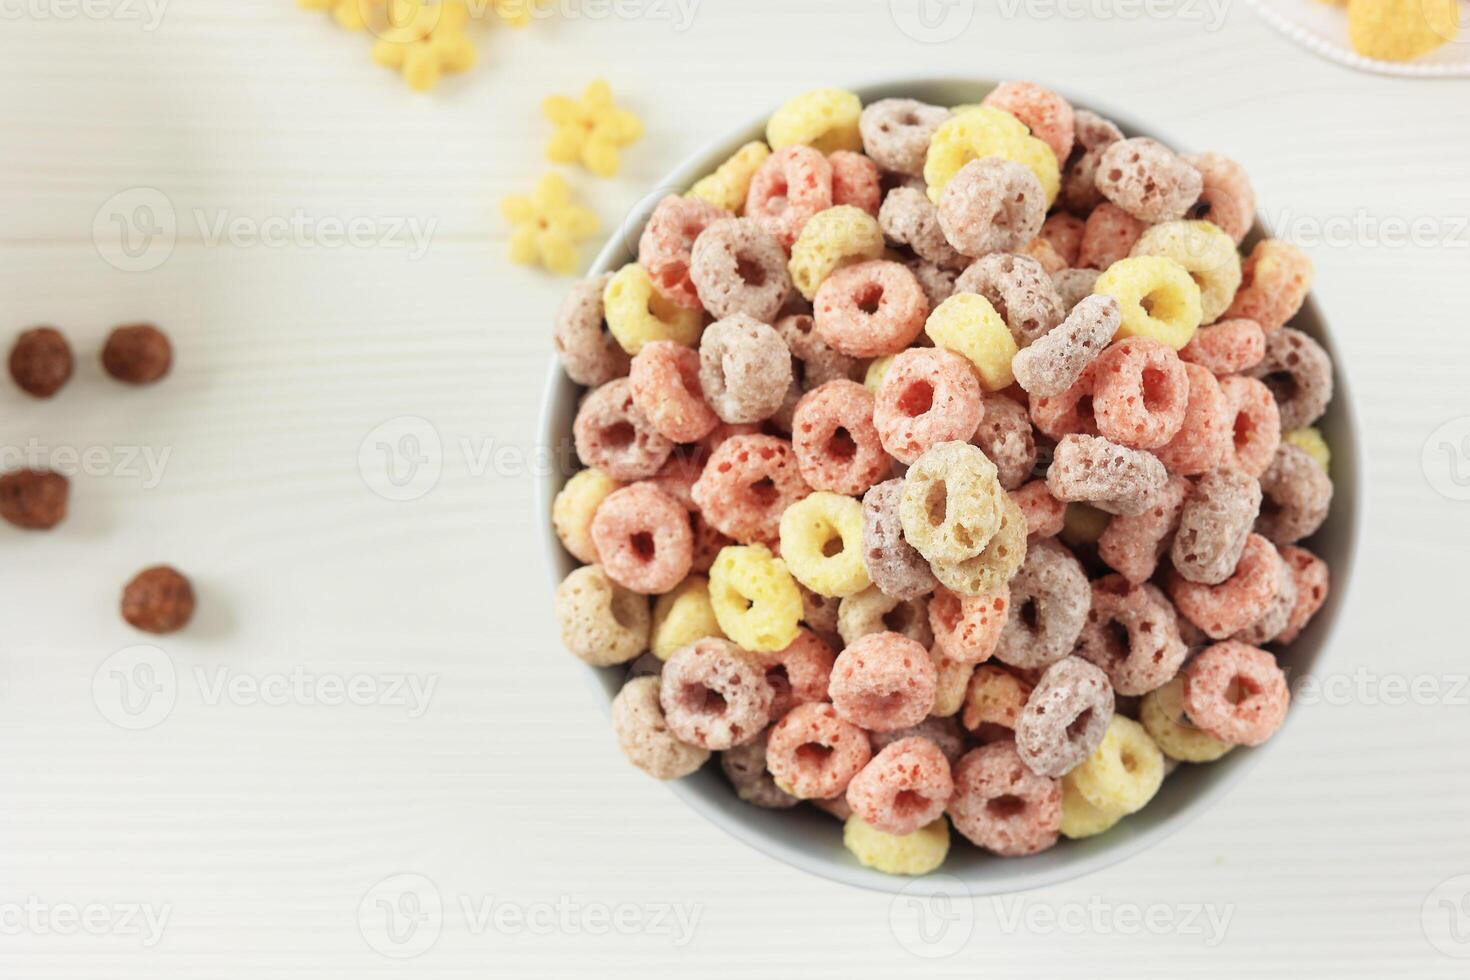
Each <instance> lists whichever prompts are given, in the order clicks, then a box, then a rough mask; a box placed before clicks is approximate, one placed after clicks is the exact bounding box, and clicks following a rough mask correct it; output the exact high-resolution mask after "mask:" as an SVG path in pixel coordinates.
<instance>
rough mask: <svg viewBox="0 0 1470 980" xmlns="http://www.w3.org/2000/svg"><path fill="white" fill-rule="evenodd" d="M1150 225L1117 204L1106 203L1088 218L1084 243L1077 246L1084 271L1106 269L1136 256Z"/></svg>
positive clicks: (1083, 235)
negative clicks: (1121, 260)
mask: <svg viewBox="0 0 1470 980" xmlns="http://www.w3.org/2000/svg"><path fill="white" fill-rule="evenodd" d="M1147 228H1148V225H1146V224H1144V223H1143V222H1142V221H1139V220H1138V219H1137V218H1135V217H1133V215H1131V214H1129V213H1128V212H1127V211H1124V210H1123V209H1122V208H1120V207H1118V206H1117V205H1116V204H1112V203H1110V202H1106V201H1105V202H1103V203H1102V204H1099V205H1098V206H1097V207H1096V208H1095V209H1093V212H1092V213H1091V214H1090V215H1088V216H1087V224H1086V225H1085V226H1084V227H1083V229H1082V244H1081V245H1079V246H1078V247H1077V264H1078V265H1079V266H1082V267H1084V268H1090V269H1106V268H1107V267H1108V266H1110V265H1112V264H1113V263H1114V262H1117V261H1118V260H1119V259H1126V258H1127V257H1128V256H1130V255H1132V254H1133V246H1134V245H1137V244H1138V240H1139V239H1140V238H1142V237H1143V233H1144V231H1145V230H1146V229H1147Z"/></svg>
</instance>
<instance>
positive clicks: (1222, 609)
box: [1168, 534, 1281, 640]
mask: <svg viewBox="0 0 1470 980" xmlns="http://www.w3.org/2000/svg"><path fill="white" fill-rule="evenodd" d="M1276 558H1277V554H1276V549H1275V548H1274V547H1272V545H1271V542H1269V541H1267V540H1266V539H1265V538H1263V537H1261V536H1260V535H1259V534H1252V535H1251V536H1250V537H1249V538H1247V539H1246V542H1245V550H1244V551H1242V552H1241V555H1240V562H1239V564H1237V565H1236V566H1235V573H1234V574H1233V575H1231V576H1230V578H1228V579H1226V580H1225V581H1224V582H1222V583H1220V584H1219V585H1204V584H1200V583H1197V582H1191V581H1189V579H1187V578H1185V577H1184V576H1183V575H1180V574H1179V573H1178V572H1177V571H1173V570H1171V571H1170V573H1169V577H1168V587H1169V596H1170V598H1172V599H1173V600H1174V606H1175V608H1177V609H1178V610H1179V612H1180V613H1181V614H1182V615H1183V616H1184V617H1185V618H1186V619H1188V620H1189V621H1190V622H1191V623H1193V624H1194V625H1196V626H1198V627H1199V628H1200V629H1201V630H1203V631H1204V632H1205V635H1206V636H1208V637H1210V638H1211V639H1213V640H1223V639H1225V638H1226V637H1228V636H1233V635H1234V634H1236V633H1239V632H1240V631H1241V630H1243V629H1245V628H1246V627H1247V626H1249V625H1250V624H1251V623H1254V622H1255V621H1256V620H1258V619H1260V618H1261V617H1262V616H1264V615H1265V614H1266V610H1267V608H1269V607H1270V605H1271V599H1272V598H1273V597H1274V596H1275V595H1276V593H1277V591H1278V589H1279V588H1280V584H1281V583H1280V582H1279V578H1280V576H1281V565H1280V562H1278V561H1277V560H1276Z"/></svg>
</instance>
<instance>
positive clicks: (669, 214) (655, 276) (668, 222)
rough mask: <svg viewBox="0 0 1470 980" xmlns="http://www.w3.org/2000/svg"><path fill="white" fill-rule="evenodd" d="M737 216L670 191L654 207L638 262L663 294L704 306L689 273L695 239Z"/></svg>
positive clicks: (678, 302) (690, 305)
mask: <svg viewBox="0 0 1470 980" xmlns="http://www.w3.org/2000/svg"><path fill="white" fill-rule="evenodd" d="M731 217H734V216H733V215H732V214H730V212H729V211H726V210H725V209H724V208H717V207H715V206H714V205H713V204H710V203H708V202H707V201H702V200H700V199H699V198H697V197H683V196H680V195H678V194H670V195H669V196H667V197H665V198H664V199H663V200H662V201H659V202H658V206H657V207H655V208H654V209H653V214H651V215H650V216H649V218H648V224H646V225H644V226H643V234H642V235H641V236H640V237H639V239H638V264H639V265H641V266H643V268H644V270H646V271H647V272H648V278H649V279H650V280H651V281H652V282H653V288H654V289H656V290H657V291H658V293H659V295H660V296H662V297H663V298H664V299H666V300H668V301H669V302H670V303H673V304H674V305H675V306H681V307H683V308H684V309H686V310H697V309H699V308H700V306H701V303H700V301H699V293H698V291H697V289H696V287H695V285H694V280H693V279H692V278H690V275H689V265H690V262H691V261H692V259H693V252H694V242H695V241H696V240H697V239H698V238H699V236H700V235H702V234H703V233H704V230H705V229H706V228H708V227H709V226H710V225H712V224H714V223H715V222H716V221H721V220H723V219H725V218H731Z"/></svg>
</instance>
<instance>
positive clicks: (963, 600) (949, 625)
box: [929, 585, 1011, 664]
mask: <svg viewBox="0 0 1470 980" xmlns="http://www.w3.org/2000/svg"><path fill="white" fill-rule="evenodd" d="M1010 610H1011V590H1010V587H1009V586H1006V585H1002V586H1001V587H1000V589H999V591H996V592H992V593H989V594H988V595H977V596H961V595H956V594H955V593H953V592H951V591H950V590H949V589H946V588H945V587H944V586H942V585H941V586H938V587H937V588H935V590H934V595H933V597H931V598H930V600H929V627H930V629H932V630H933V631H934V646H935V649H937V650H938V651H939V653H940V654H941V655H942V656H943V657H944V658H945V659H946V660H953V661H955V662H956V663H963V664H980V663H984V662H985V661H987V660H989V659H990V657H991V655H992V654H994V653H995V648H996V646H997V645H998V644H999V643H1000V634H1001V633H1002V631H1004V630H1005V626H1006V620H1007V619H1008V618H1009V617H1010Z"/></svg>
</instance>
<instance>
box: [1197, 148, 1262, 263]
mask: <svg viewBox="0 0 1470 980" xmlns="http://www.w3.org/2000/svg"><path fill="white" fill-rule="evenodd" d="M1184 160H1185V162H1186V163H1188V164H1189V165H1190V166H1191V167H1193V168H1194V169H1196V170H1198V171H1199V173H1200V176H1201V177H1203V178H1204V188H1203V190H1201V191H1200V195H1199V200H1198V201H1196V202H1195V203H1194V207H1192V208H1190V209H1189V216H1190V217H1191V218H1203V219H1205V220H1207V221H1209V222H1211V223H1212V224H1214V225H1215V227H1217V228H1219V229H1220V230H1221V231H1223V232H1224V233H1225V234H1227V235H1229V236H1230V237H1231V238H1233V239H1235V244H1237V245H1239V244H1240V243H1241V241H1243V240H1244V239H1245V236H1246V235H1247V234H1248V233H1249V232H1250V230H1251V226H1252V225H1254V224H1255V223H1256V192H1255V191H1254V190H1253V189H1252V188H1251V182H1250V178H1249V177H1247V176H1246V173H1245V168H1244V167H1242V166H1241V165H1240V164H1238V163H1236V162H1235V161H1234V160H1232V159H1230V158H1229V157H1227V156H1225V155H1224V154H1220V153H1199V154H1195V155H1193V156H1187V157H1185V158H1184Z"/></svg>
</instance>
